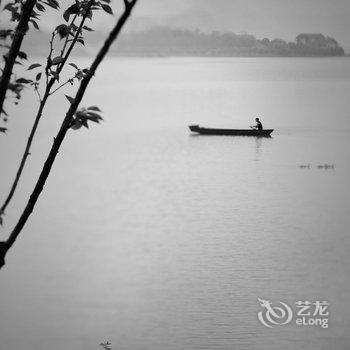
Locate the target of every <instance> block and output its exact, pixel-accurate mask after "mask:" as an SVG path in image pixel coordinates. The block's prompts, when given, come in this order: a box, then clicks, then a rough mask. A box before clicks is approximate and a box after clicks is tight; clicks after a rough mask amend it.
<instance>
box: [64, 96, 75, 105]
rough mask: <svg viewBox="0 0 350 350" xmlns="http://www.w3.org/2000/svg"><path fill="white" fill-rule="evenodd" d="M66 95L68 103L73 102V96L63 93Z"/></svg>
mask: <svg viewBox="0 0 350 350" xmlns="http://www.w3.org/2000/svg"><path fill="white" fill-rule="evenodd" d="M64 96H66V98H67V100H68V101H69V102H70V103H73V102H74V98H73V97H71V96H68V95H64Z"/></svg>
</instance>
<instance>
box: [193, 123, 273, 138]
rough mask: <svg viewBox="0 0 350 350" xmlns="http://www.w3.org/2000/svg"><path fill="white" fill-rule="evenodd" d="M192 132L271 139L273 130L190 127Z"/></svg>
mask: <svg viewBox="0 0 350 350" xmlns="http://www.w3.org/2000/svg"><path fill="white" fill-rule="evenodd" d="M189 128H190V130H191V131H192V132H196V133H198V134H201V135H225V136H255V137H270V135H271V133H272V131H273V129H266V130H256V129H215V128H202V127H200V126H199V125H190V126H189Z"/></svg>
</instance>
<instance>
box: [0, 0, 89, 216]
mask: <svg viewBox="0 0 350 350" xmlns="http://www.w3.org/2000/svg"><path fill="white" fill-rule="evenodd" d="M93 3H94V0H90V1H89V3H88V4H87V6H86V12H85V13H84V15H83V18H82V20H81V23H80V26H79V29H78V30H77V32H76V35H75V36H74V39H73V41H72V43H71V45H70V47H69V49H68V51H67V53H66V55H65V57H64V60H63V61H62V64H60V65H59V67H58V68H57V70H56V76H57V75H58V74H60V73H61V71H62V69H63V67H64V65H65V63H66V61H67V59H68V57H69V55H70V53H71V52H72V50H73V47H74V45H75V43H76V42H77V39H78V37H79V35H80V30H81V28H82V27H83V25H84V22H85V20H86V17H87V15H88V11H89V10H90V8H91V7H92V5H93ZM55 35H56V33H55V31H54V32H53V33H52V35H51V39H50V52H49V56H48V58H47V63H46V67H45V75H46V89H45V93H44V96H43V98H42V99H41V98H40V105H39V109H38V112H37V114H36V117H35V120H34V124H33V126H32V129H31V131H30V134H29V137H28V141H27V144H26V147H25V150H24V152H23V155H22V158H21V162H20V164H19V167H18V169H17V172H16V176H15V179H14V181H13V183H12V186H11V189H10V192H9V194H8V195H7V197H6V199H5V201H4V203H3V205H2V206H1V208H0V218H1V216H2V215H3V214H4V213H5V211H6V208H7V206H8V204H9V203H10V201H11V199H12V197H13V195H14V193H15V191H16V188H17V186H18V182H19V179H20V177H21V175H22V172H23V169H24V166H25V164H26V161H27V158H28V156H29V155H30V148H31V146H32V142H33V139H34V136H35V133H36V130H37V128H38V125H39V122H40V119H41V117H42V114H43V110H44V107H45V105H46V102H47V99H48V98H49V96H50V95H51V94H50V92H51V89H52V87H53V85H54V84H55V82H56V76H53V77H51V79H49V69H50V66H51V56H52V52H53V41H54V38H55ZM61 87H62V86H61ZM59 88H60V87H59ZM56 90H58V89H56ZM56 90H55V91H56ZM38 94H39V92H38ZM39 96H40V94H39Z"/></svg>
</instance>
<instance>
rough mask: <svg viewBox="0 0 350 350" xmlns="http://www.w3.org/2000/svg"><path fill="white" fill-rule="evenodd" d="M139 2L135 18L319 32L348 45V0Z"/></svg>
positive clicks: (271, 33) (284, 33) (269, 31)
mask: <svg viewBox="0 0 350 350" xmlns="http://www.w3.org/2000/svg"><path fill="white" fill-rule="evenodd" d="M139 1H140V2H139V5H138V8H137V10H136V15H137V17H145V19H148V20H153V21H154V22H156V23H164V24H166V23H170V24H171V25H178V26H185V27H198V28H199V29H202V30H230V31H234V32H237V33H241V32H247V33H251V34H255V35H256V36H257V37H259V38H261V37H265V36H267V37H270V38H275V37H280V38H282V39H288V40H293V39H294V38H295V36H296V35H297V34H299V33H301V32H307V33H318V32H321V33H324V34H326V35H330V36H334V37H335V38H336V39H338V40H339V41H340V43H341V44H343V45H344V46H346V47H347V48H350V36H349V33H350V0H292V1H291V0H176V1H175V0H139Z"/></svg>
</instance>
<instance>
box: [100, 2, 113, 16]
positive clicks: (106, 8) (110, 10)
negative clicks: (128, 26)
mask: <svg viewBox="0 0 350 350" xmlns="http://www.w3.org/2000/svg"><path fill="white" fill-rule="evenodd" d="M101 6H102V8H103V10H104V11H105V12H107V13H109V14H110V15H113V11H112V9H111V7H110V6H109V5H106V4H101Z"/></svg>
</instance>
